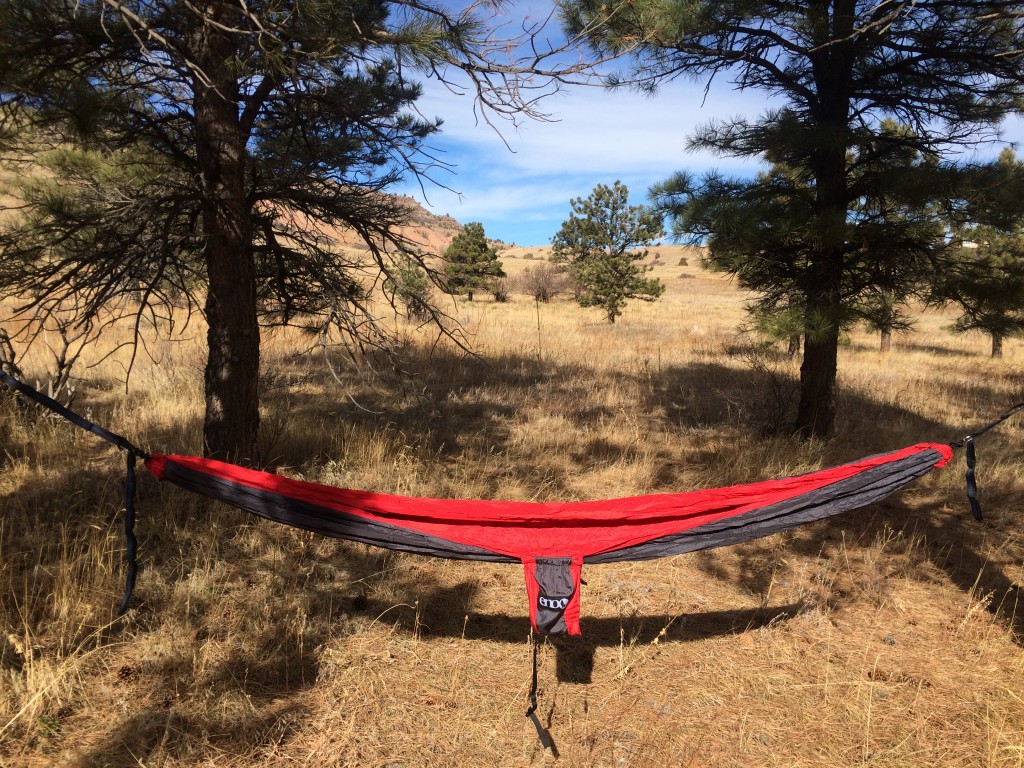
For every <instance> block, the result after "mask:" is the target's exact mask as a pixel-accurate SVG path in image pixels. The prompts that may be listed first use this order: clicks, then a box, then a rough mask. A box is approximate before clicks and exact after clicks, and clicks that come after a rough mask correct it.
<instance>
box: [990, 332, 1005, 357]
mask: <svg viewBox="0 0 1024 768" xmlns="http://www.w3.org/2000/svg"><path fill="white" fill-rule="evenodd" d="M1002 356H1003V334H1001V333H993V334H992V357H1002Z"/></svg>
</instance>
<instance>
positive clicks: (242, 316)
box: [195, 25, 260, 463]
mask: <svg viewBox="0 0 1024 768" xmlns="http://www.w3.org/2000/svg"><path fill="white" fill-rule="evenodd" d="M198 42H199V45H198V50H199V51H200V57H199V60H200V64H201V66H202V69H203V72H204V74H205V75H206V76H207V77H209V78H210V80H211V81H212V82H210V83H205V84H204V83H203V82H200V81H198V80H197V82H196V83H195V116H196V152H197V155H198V160H199V168H200V172H201V174H202V178H203V185H204V192H205V194H204V197H203V207H202V213H203V231H204V234H205V236H206V242H205V245H204V251H203V256H204V259H205V262H206V268H207V274H208V278H209V289H208V293H207V297H206V320H207V324H208V327H209V330H208V332H207V342H208V345H209V357H208V358H207V363H206V376H205V395H206V413H205V416H204V420H203V443H204V446H203V449H204V452H205V455H207V456H210V457H213V458H218V459H222V460H227V461H233V462H238V463H253V462H255V461H257V460H258V457H257V455H256V454H257V435H258V430H259V362H260V337H259V325H258V321H257V314H256V277H255V265H254V263H253V251H252V228H251V227H252V225H251V220H250V211H249V207H248V205H247V202H246V196H245V160H246V141H245V136H244V135H243V134H242V130H241V127H240V125H239V117H238V106H237V104H236V103H234V102H233V101H232V100H231V94H232V93H234V91H235V83H234V81H233V79H232V76H231V75H230V74H229V73H227V72H225V70H226V68H227V66H228V65H229V63H230V56H231V51H232V47H231V40H230V33H228V32H224V31H220V30H217V29H215V28H214V27H213V26H212V25H207V26H206V27H205V28H204V29H203V30H201V31H200V32H198ZM222 94H224V96H222ZM225 96H226V97H225Z"/></svg>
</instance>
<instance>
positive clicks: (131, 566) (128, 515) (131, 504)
mask: <svg viewBox="0 0 1024 768" xmlns="http://www.w3.org/2000/svg"><path fill="white" fill-rule="evenodd" d="M135 459H136V456H135V452H134V451H128V470H127V476H126V478H125V483H124V537H125V542H126V546H125V560H126V562H127V566H128V570H127V574H126V575H125V586H124V597H123V598H122V600H121V605H120V607H119V608H118V609H117V615H118V616H124V614H125V611H127V610H128V603H129V602H130V601H131V599H132V592H134V591H135V579H136V577H137V576H138V575H139V562H138V559H137V554H138V549H139V541H138V539H136V538H135Z"/></svg>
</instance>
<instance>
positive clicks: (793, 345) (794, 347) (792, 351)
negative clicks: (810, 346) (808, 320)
mask: <svg viewBox="0 0 1024 768" xmlns="http://www.w3.org/2000/svg"><path fill="white" fill-rule="evenodd" d="M787 354H789V356H790V357H796V356H797V355H799V354H800V334H799V333H794V334H791V335H790V337H789V349H788V350H787Z"/></svg>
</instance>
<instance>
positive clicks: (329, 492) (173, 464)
mask: <svg viewBox="0 0 1024 768" xmlns="http://www.w3.org/2000/svg"><path fill="white" fill-rule="evenodd" d="M0 380H3V381H4V382H6V383H7V384H8V385H10V386H11V387H13V388H15V389H17V390H18V391H19V392H21V393H22V394H24V395H26V396H28V397H30V398H32V399H33V400H36V401H37V402H39V403H41V404H43V405H45V406H46V407H48V408H50V409H52V410H54V411H56V412H57V413H59V414H60V415H62V416H64V417H65V418H67V419H69V420H71V421H72V422H74V423H75V424H77V425H78V426H80V427H82V428H83V429H87V430H89V431H91V432H93V433H94V434H96V435H98V436H100V437H102V438H103V439H105V440H108V441H110V442H112V443H114V444H115V445H117V446H118V447H120V448H122V449H124V450H125V451H126V452H127V454H128V482H127V484H126V502H125V510H126V515H125V527H126V534H127V537H128V562H129V569H128V588H127V592H126V595H125V598H124V601H123V602H122V605H121V609H120V610H121V612H123V611H124V610H125V609H126V608H127V605H128V600H129V597H130V595H131V591H132V587H133V586H134V582H135V574H136V564H135V549H136V544H135V536H134V532H133V526H134V509H133V496H134V484H135V470H134V467H135V457H136V456H140V457H143V458H144V460H145V464H146V467H147V469H148V470H149V471H150V473H151V474H152V475H153V476H154V477H155V478H156V479H158V480H161V481H164V482H168V483H172V484H173V485H177V486H179V487H181V488H184V489H186V490H188V491H192V492H194V493H198V494H201V495H203V496H207V497H209V498H211V499H215V500H218V501H222V502H225V503H227V504H230V505H232V506H235V507H238V508H240V509H243V510H245V511H247V512H250V513H252V514H255V515H259V516H260V517H264V518H267V519H268V520H273V521H275V522H278V523H283V524H285V525H291V526H294V527H296V528H302V529H305V530H308V531H313V532H315V533H319V534H323V535H326V536H334V537H337V538H342V539H348V540H350V541H357V542H363V543H366V544H373V545H375V546H379V547H386V548H388V549H394V550H401V551H404V552H413V553H416V554H420V555H430V556H433V557H444V558H456V559H464V560H485V561H490V562H505V563H513V562H521V563H522V564H523V566H524V570H525V576H526V592H527V597H528V601H529V612H530V620H531V623H532V624H533V627H534V629H535V630H536V631H537V633H538V634H558V633H568V634H570V635H578V634H580V585H581V571H582V567H583V564H584V563H613V562H621V561H627V560H649V559H652V558H657V557H668V556H671V555H678V554H682V553H684V552H693V551H695V550H699V549H708V548H712V547H722V546H727V545H730V544H736V543H739V542H743V541H749V540H751V539H755V538H759V537H762V536H768V535H771V534H773V533H777V532H779V531H784V530H787V529H789V528H793V527H795V526H798V525H803V524H805V523H810V522H813V521H815V520H822V519H824V518H827V517H831V516H833V515H838V514H841V513H843V512H849V511H851V510H854V509H858V508H860V507H864V506H866V505H868V504H872V503H874V502H877V501H879V500H881V499H883V498H885V497H886V496H888V495H889V494H891V493H893V492H895V491H897V490H899V489H900V488H902V487H904V486H905V485H907V484H908V483H910V482H911V481H913V480H914V479H915V478H918V477H920V476H922V475H924V474H926V473H928V472H930V471H931V470H932V469H934V468H936V467H942V466H945V464H946V463H948V462H949V460H950V459H951V458H952V456H953V449H954V448H957V447H960V446H962V445H964V444H966V446H967V459H968V461H967V465H968V475H967V481H968V482H967V485H968V497H969V499H970V502H971V509H972V512H973V513H974V515H975V517H977V518H978V519H980V518H981V510H980V507H979V506H978V502H977V492H976V485H975V482H974V464H975V456H974V442H973V439H974V438H975V437H977V436H978V435H981V434H983V433H984V432H986V431H988V430H989V429H991V428H992V427H993V426H995V425H996V424H998V423H1000V422H1001V421H1003V420H1005V419H1007V418H1009V417H1010V416H1011V415H1012V414H1013V413H1016V412H1017V411H1018V410H1020V409H1024V404H1020V405H1017V406H1014V408H1013V409H1011V410H1010V411H1008V412H1007V413H1006V414H1004V415H1003V416H1001V417H1000V418H999V419H998V420H996V421H994V422H992V423H991V424H989V425H988V426H986V427H984V428H983V429H981V430H978V431H977V432H975V433H973V434H972V435H970V436H968V437H966V438H964V439H963V440H960V441H958V442H956V443H953V444H950V445H946V444H939V443H920V444H918V445H913V446H910V447H907V448H903V449H901V450H897V451H892V452H890V453H884V454H879V455H876V456H869V457H867V458H864V459H860V460H859V461H854V462H850V463H849V464H843V465H842V466H839V467H833V468H831V469H823V470H820V471H817V472H811V473H808V474H803V475H797V476H794V477H787V478H783V479H779V480H765V481H762V482H757V483H751V484H747V485H735V486H730V487H726V488H714V489H710V490H702V491H692V492H688V493H672V494H656V495H648V496H636V497H633V498H623V499H608V500H603V501H582V502H545V503H538V502H516V501H478V500H460V499H428V498H411V497H406V496H394V495H389V494H381V493H371V492H367V491H356V490H349V489H344V488H334V487H330V486H325V485H319V484H316V483H308V482H303V481H299V480H293V479H290V478H286V477H282V476H280V475H275V474H272V473H269V472H259V471H256V470H252V469H246V468H244V467H240V466H237V465H234V464H228V463H225V462H221V461H215V460H212V459H203V458H199V457H196V456H177V455H165V454H152V455H151V454H148V453H146V452H145V451H142V450H141V449H139V448H137V447H135V446H133V445H132V444H131V443H129V442H128V441H127V440H126V439H125V438H123V437H121V436H119V435H115V434H113V433H111V432H108V431H107V430H105V429H103V428H101V427H98V426H96V425H95V424H93V423H92V422H89V421H87V420H86V419H84V418H83V417H81V416H80V415H78V414H76V413H74V412H72V411H70V410H68V409H67V408H64V407H63V406H61V405H60V404H59V403H56V402H55V401H53V400H52V399H51V398H48V397H46V396H45V395H42V394H41V393H39V392H37V391H36V390H34V389H32V388H31V387H28V386H27V385H25V384H23V383H21V382H19V381H17V380H16V379H13V378H12V377H10V376H8V375H7V374H4V373H2V372H0Z"/></svg>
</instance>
